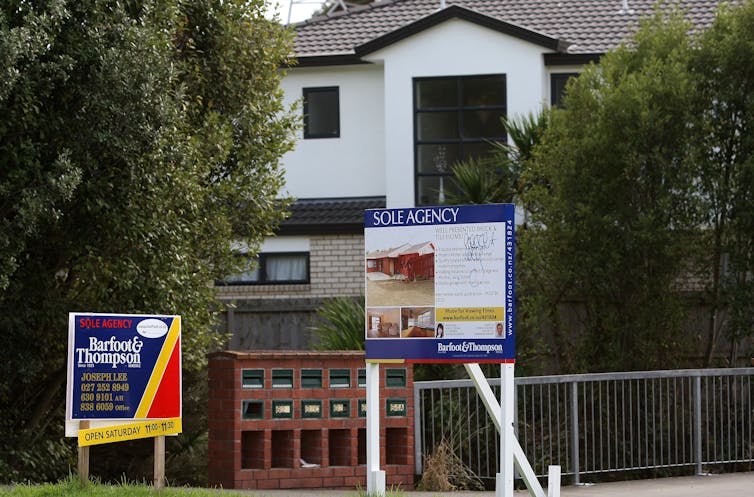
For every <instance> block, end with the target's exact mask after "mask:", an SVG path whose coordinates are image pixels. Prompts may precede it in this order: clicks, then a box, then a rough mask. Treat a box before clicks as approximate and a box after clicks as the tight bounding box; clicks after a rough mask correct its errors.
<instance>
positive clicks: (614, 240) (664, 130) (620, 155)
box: [521, 13, 697, 371]
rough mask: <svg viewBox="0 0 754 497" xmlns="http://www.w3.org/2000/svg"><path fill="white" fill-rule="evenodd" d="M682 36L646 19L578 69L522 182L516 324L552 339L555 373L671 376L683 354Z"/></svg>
mask: <svg viewBox="0 0 754 497" xmlns="http://www.w3.org/2000/svg"><path fill="white" fill-rule="evenodd" d="M688 30H689V26H688V25H687V23H686V22H684V21H683V19H682V17H681V16H680V15H678V14H673V15H670V16H664V15H662V14H660V13H657V14H656V15H655V16H654V17H653V18H651V19H648V20H646V21H645V22H643V23H642V25H641V27H640V29H639V30H638V32H637V34H636V35H635V36H634V38H633V40H632V42H631V44H630V46H628V45H627V46H622V47H620V48H618V49H616V50H614V51H612V52H610V53H608V54H607V55H606V56H605V57H603V59H602V61H601V62H600V64H599V65H591V66H589V67H587V68H586V69H585V71H584V72H583V73H582V74H581V75H580V76H579V78H578V79H576V80H574V81H572V82H571V83H570V84H569V87H568V94H567V96H566V99H565V107H564V108H563V109H555V110H554V111H553V113H552V114H551V121H550V126H549V128H548V129H547V131H546V132H545V135H544V137H543V139H542V143H541V145H540V146H539V147H537V148H536V149H535V161H534V163H533V165H532V167H531V168H529V170H528V171H527V173H526V175H525V181H526V182H528V183H530V184H531V185H532V186H531V190H530V191H529V192H528V193H527V194H526V199H525V200H526V202H525V203H526V205H529V206H531V207H532V218H531V221H532V223H531V225H530V229H529V230H527V231H526V232H525V233H523V236H522V237H521V251H522V252H523V254H524V255H523V257H524V262H525V266H526V268H525V271H526V273H527V278H526V288H524V289H523V290H522V292H521V294H522V295H523V311H524V312H523V315H524V316H526V318H527V320H528V321H529V324H530V325H531V326H532V327H533V328H534V329H544V330H548V331H549V333H550V334H551V340H550V342H551V343H552V344H553V346H554V348H555V353H556V354H557V356H558V359H559V362H560V367H561V369H563V370H592V371H595V370H614V369H644V368H656V367H663V368H664V367H672V366H673V365H674V364H675V358H676V357H678V353H679V352H680V351H681V350H682V349H683V348H684V346H685V344H684V343H682V342H679V340H678V335H679V332H680V329H681V318H682V301H681V296H680V293H679V291H678V290H680V289H681V285H682V282H683V276H684V275H685V271H686V269H687V267H686V265H685V264H684V262H685V261H688V258H689V253H690V251H691V250H692V249H693V244H692V243H690V242H691V241H692V240H693V239H694V238H693V237H694V228H695V227H696V223H697V217H696V206H695V196H694V195H693V194H692V193H693V187H694V175H693V172H694V171H693V168H692V167H691V165H690V161H688V160H687V156H688V153H687V148H688V144H689V143H690V140H689V134H690V127H689V126H688V123H690V122H691V118H692V113H691V105H690V104H691V101H690V98H691V95H692V93H691V90H692V81H691V80H690V76H689V71H688V64H689V57H690V49H691V47H690V42H689V38H688V37H687V32H688ZM566 309H567V311H566ZM574 325H575V326H574ZM574 328H576V329H577V330H578V331H574Z"/></svg>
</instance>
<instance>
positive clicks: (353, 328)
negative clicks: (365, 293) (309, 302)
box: [309, 297, 366, 350]
mask: <svg viewBox="0 0 754 497" xmlns="http://www.w3.org/2000/svg"><path fill="white" fill-rule="evenodd" d="M317 317H318V318H319V319H318V320H317V322H316V323H315V324H314V325H312V326H311V327H310V328H309V330H310V331H311V332H312V333H313V334H314V335H315V336H316V338H317V342H316V345H315V348H316V349H318V350H364V335H365V333H366V322H365V319H366V316H365V310H364V298H363V297H361V298H359V299H355V298H351V297H335V298H331V299H327V300H325V301H324V302H323V303H322V306H320V307H319V309H317Z"/></svg>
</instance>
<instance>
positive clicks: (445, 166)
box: [414, 74, 507, 205]
mask: <svg viewBox="0 0 754 497" xmlns="http://www.w3.org/2000/svg"><path fill="white" fill-rule="evenodd" d="M414 91H415V95H416V108H415V109H414V111H415V114H414V116H415V117H414V126H415V134H416V143H415V147H416V164H415V171H416V205H436V204H441V203H444V202H445V201H446V200H447V197H448V193H449V192H451V191H452V190H453V189H455V182H454V180H453V178H452V173H451V168H452V167H453V165H454V164H455V163H457V162H458V161H460V160H464V159H466V158H469V157H479V156H487V155H488V153H489V151H490V150H491V149H492V148H493V146H492V145H491V144H490V143H488V142H487V141H488V140H489V141H496V142H504V141H505V140H506V133H505V127H504V126H503V123H502V118H503V117H505V116H506V91H507V90H506V87H505V75H504V74H497V75H481V76H453V77H447V78H426V79H415V80H414Z"/></svg>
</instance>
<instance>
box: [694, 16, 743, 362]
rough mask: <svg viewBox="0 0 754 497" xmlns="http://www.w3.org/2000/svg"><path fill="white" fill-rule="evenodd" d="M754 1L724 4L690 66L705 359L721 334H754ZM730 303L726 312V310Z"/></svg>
mask: <svg viewBox="0 0 754 497" xmlns="http://www.w3.org/2000/svg"><path fill="white" fill-rule="evenodd" d="M752 30H754V3H752V2H746V3H745V4H744V5H742V6H741V7H739V8H736V9H734V10H731V9H728V8H723V9H722V10H721V11H720V13H719V15H718V17H717V19H716V20H715V22H714V23H713V25H712V27H711V28H710V29H709V30H708V31H706V32H705V33H704V34H703V35H702V36H701V39H700V43H699V49H698V50H696V51H695V52H694V57H693V59H692V64H691V71H692V74H693V75H694V78H695V79H696V81H697V82H698V84H697V98H696V99H695V102H694V103H695V105H696V107H695V113H696V115H697V116H698V119H697V121H696V122H695V128H694V129H695V130H696V131H697V132H698V136H697V139H696V140H695V142H694V143H695V145H696V147H695V162H696V163H697V164H698V166H699V171H698V174H699V178H700V183H699V187H700V197H701V198H702V199H703V200H704V212H705V213H706V215H705V218H704V225H705V227H706V228H707V229H706V231H705V233H706V234H707V235H708V236H707V237H706V238H705V240H704V242H705V243H704V245H703V247H702V250H701V251H700V254H703V257H701V258H700V259H701V260H700V261H699V267H700V269H701V271H702V272H703V274H705V275H706V276H707V277H708V281H709V283H708V285H707V288H706V290H707V298H708V299H709V302H710V307H711V311H710V316H709V319H708V323H707V337H706V352H705V365H711V363H712V361H713V356H714V355H715V352H716V349H717V347H718V342H719V339H720V337H721V336H725V337H726V338H727V339H728V341H729V342H730V344H731V349H730V355H729V358H728V364H730V365H733V364H735V363H736V358H737V354H738V347H739V345H740V344H741V343H742V342H743V341H744V340H745V339H747V338H749V339H750V338H751V337H752V336H754V318H753V317H752V316H754V307H753V305H754V304H753V302H754V300H753V299H752V297H753V296H754V279H752V271H753V270H754V136H753V135H754V133H753V132H754V43H752V40H751V33H752ZM725 307H727V308H728V311H729V312H728V313H727V316H726V314H725V313H724V312H723V311H724V309H725Z"/></svg>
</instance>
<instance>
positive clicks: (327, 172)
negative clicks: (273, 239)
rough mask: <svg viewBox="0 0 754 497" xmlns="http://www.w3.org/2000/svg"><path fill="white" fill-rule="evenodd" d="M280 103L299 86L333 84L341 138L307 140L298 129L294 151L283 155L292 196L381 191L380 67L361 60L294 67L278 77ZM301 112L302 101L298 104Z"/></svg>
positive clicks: (300, 92)
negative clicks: (350, 63)
mask: <svg viewBox="0 0 754 497" xmlns="http://www.w3.org/2000/svg"><path fill="white" fill-rule="evenodd" d="M281 86H282V88H283V91H284V92H285V102H286V103H288V104H290V103H292V102H294V101H296V100H299V101H300V100H301V98H302V95H303V88H308V87H319V86H337V87H339V96H340V138H317V139H307V140H305V139H304V137H303V128H302V129H301V130H299V132H298V136H297V142H296V148H295V150H294V151H292V152H289V153H288V154H286V155H285V156H284V157H283V160H282V164H283V168H284V170H285V178H286V190H287V192H288V193H289V194H290V195H293V196H294V197H297V198H321V197H361V196H378V195H385V174H384V164H385V157H384V150H385V135H384V130H385V124H384V121H383V116H384V112H383V107H384V98H383V95H384V93H383V81H382V67H381V66H379V65H372V64H363V65H358V66H334V67H325V68H303V67H302V68H293V69H290V70H289V71H288V74H287V76H286V77H285V78H284V79H283V82H282V85H281ZM298 112H299V115H300V116H303V106H302V105H300V106H299V111H298Z"/></svg>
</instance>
